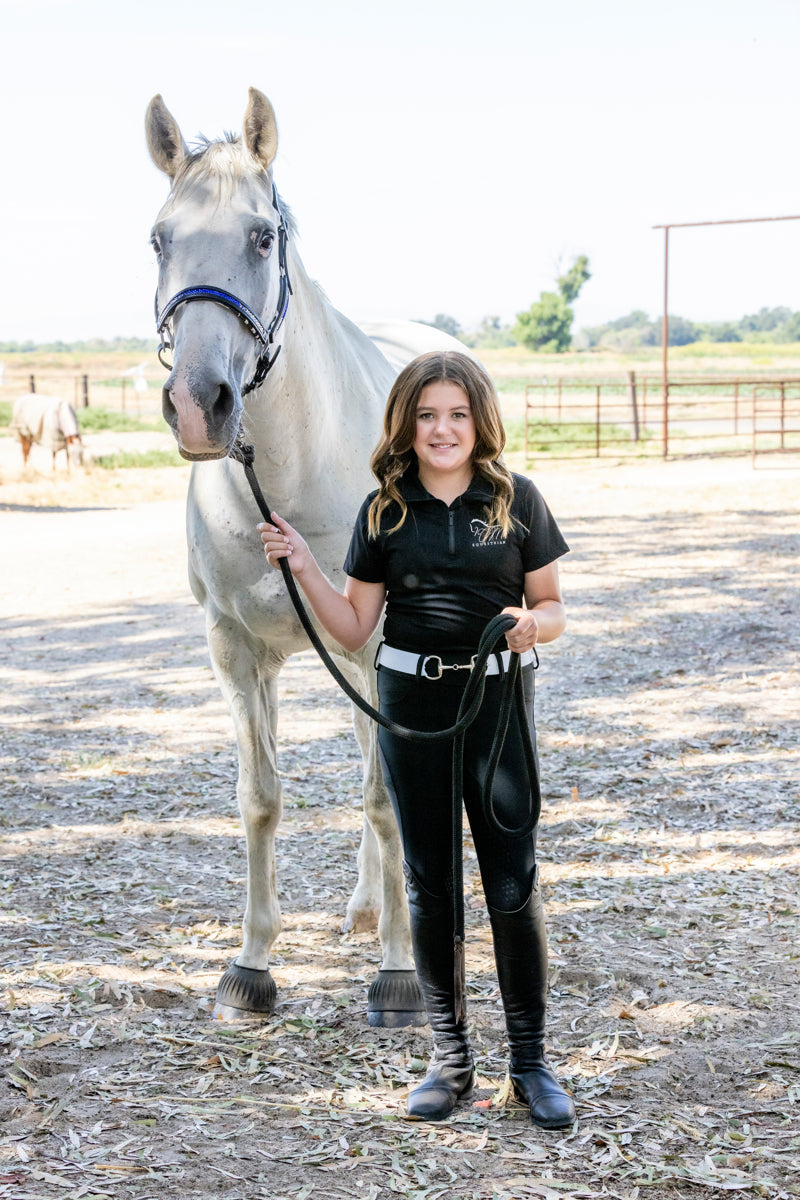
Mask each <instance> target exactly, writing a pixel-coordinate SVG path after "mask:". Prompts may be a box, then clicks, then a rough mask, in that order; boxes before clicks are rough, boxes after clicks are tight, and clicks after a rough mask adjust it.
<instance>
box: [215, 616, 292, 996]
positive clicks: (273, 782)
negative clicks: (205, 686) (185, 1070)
mask: <svg viewBox="0 0 800 1200" xmlns="http://www.w3.org/2000/svg"><path fill="white" fill-rule="evenodd" d="M207 633H208V648H209V652H210V654H211V661H212V663H213V665H214V671H215V673H216V676H217V679H218V681H219V683H220V686H221V688H222V691H223V693H224V695H225V698H226V700H227V702H228V707H229V709H230V713H231V717H232V718H233V724H234V730H235V733H236V744H237V748H238V752H239V778H238V783H237V789H236V794H237V799H238V802H239V811H240V813H241V816H242V822H243V824H244V831H245V837H246V839H247V906H246V909H245V914H244V921H243V923H242V930H243V934H244V938H243V943H242V949H241V951H240V952H239V955H238V957H237V959H236V961H235V962H234V963H233V964H232V966H231V967H229V969H228V970H227V971H226V972H225V974H224V975H223V977H222V979H221V980H220V983H219V987H218V989H217V1003H216V1007H215V1009H214V1015H215V1016H218V1017H227V1018H230V1017H236V1016H239V1017H246V1016H255V1015H257V1014H262V1015H266V1014H268V1013H270V1012H272V1010H273V1008H274V1006H275V984H274V982H273V979H272V976H271V975H270V972H269V953H270V949H271V947H272V944H273V942H274V941H275V939H276V937H277V936H278V934H279V933H280V928H281V912H280V904H279V902H278V888H277V880H276V873H275V830H276V828H277V825H278V822H279V820H280V817H281V784H280V779H279V777H278V771H277V763H276V744H275V733H276V723H277V687H276V676H277V669H276V670H274V671H270V670H268V669H267V667H266V666H265V664H264V658H263V652H262V653H259V650H258V647H257V645H256V643H254V642H253V640H252V639H251V638H250V637H249V636H248V634H247V633H246V631H245V630H244V629H243V628H242V627H241V626H240V625H238V624H236V623H235V622H234V621H231V620H229V619H228V618H226V617H221V616H217V617H216V618H214V617H212V616H207Z"/></svg>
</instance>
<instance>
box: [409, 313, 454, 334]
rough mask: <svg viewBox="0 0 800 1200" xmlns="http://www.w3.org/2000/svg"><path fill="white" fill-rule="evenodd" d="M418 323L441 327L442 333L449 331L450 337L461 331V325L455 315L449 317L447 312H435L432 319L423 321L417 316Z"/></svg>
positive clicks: (436, 327) (435, 327)
mask: <svg viewBox="0 0 800 1200" xmlns="http://www.w3.org/2000/svg"><path fill="white" fill-rule="evenodd" d="M418 321H419V324H420V325H432V326H433V328H434V329H441V331H442V333H449V334H450V336H451V337H454V338H457V337H458V335H459V334H460V332H461V326H460V325H459V323H458V321H457V320H456V319H455V317H451V316H450V315H449V313H437V314H436V316H435V317H434V318H433V320H432V321H423V319H422V318H421V317H419V318H418Z"/></svg>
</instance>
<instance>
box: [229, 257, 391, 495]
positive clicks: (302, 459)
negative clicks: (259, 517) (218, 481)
mask: <svg viewBox="0 0 800 1200" xmlns="http://www.w3.org/2000/svg"><path fill="white" fill-rule="evenodd" d="M290 272H291V275H290V277H291V280H292V289H293V295H292V298H291V300H290V302H289V309H288V312H287V316H286V321H285V323H284V326H283V335H282V339H281V343H282V344H281V352H280V354H279V356H278V359H277V361H276V363H275V366H274V368H273V369H272V371H271V372H270V374H269V376H268V377H267V380H266V382H265V384H264V385H263V386H262V387H261V388H260V389H258V391H257V392H255V393H254V394H253V396H252V397H251V398H249V400H248V404H247V426H248V431H249V433H250V435H251V437H252V440H253V442H254V445H255V448H256V459H257V469H258V466H259V464H260V467H261V469H262V470H263V471H264V473H265V476H266V477H268V478H269V479H270V480H271V481H272V483H271V486H272V489H273V493H274V494H276V495H277V492H280V493H282V494H283V496H285V497H287V498H289V497H292V498H293V500H294V502H295V503H296V501H297V497H298V496H299V495H300V494H304V495H305V496H306V497H307V498H308V503H309V504H313V503H314V502H315V500H316V499H317V498H318V497H319V495H320V494H321V493H326V494H328V496H327V499H328V501H330V493H331V492H335V491H339V490H341V489H342V488H343V487H345V488H346V487H348V486H349V487H351V488H353V489H355V490H356V491H357V492H359V493H361V494H363V492H364V490H365V489H366V488H367V487H368V485H369V481H370V475H369V469H368V460H369V455H370V452H371V450H372V448H373V447H374V445H375V443H376V441H377V438H378V433H379V428H380V417H381V414H382V412H383V406H384V401H385V398H386V395H387V394H388V389H389V386H390V382H391V378H392V375H393V371H392V369H391V368H390V367H389V365H388V363H387V362H386V359H385V358H384V357H383V355H382V354H381V353H380V351H379V350H378V349H377V348H376V347H375V346H374V345H373V343H372V342H371V341H370V339H369V338H368V337H367V336H366V335H365V334H364V333H362V332H361V330H360V329H358V328H357V326H355V325H353V324H352V322H350V321H348V320H347V318H345V317H344V316H343V315H342V314H341V313H340V312H338V311H337V309H335V308H334V307H333V305H331V304H330V303H329V302H328V301H327V300H326V299H325V297H324V296H323V295H322V293H321V292H320V290H319V288H318V287H317V286H316V285H315V284H314V283H313V282H312V281H311V280H310V279H309V277H308V275H307V274H306V273H305V271H304V269H303V267H302V264H301V263H300V262H299V260H298V259H297V258H296V257H295V258H294V261H293V262H292V263H291V264H290ZM343 468H344V470H343ZM276 503H277V501H276Z"/></svg>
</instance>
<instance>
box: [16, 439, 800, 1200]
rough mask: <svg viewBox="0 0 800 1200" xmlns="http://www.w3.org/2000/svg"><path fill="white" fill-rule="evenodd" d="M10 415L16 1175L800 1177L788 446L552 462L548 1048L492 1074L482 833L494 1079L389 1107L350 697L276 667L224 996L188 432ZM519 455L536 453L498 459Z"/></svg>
mask: <svg viewBox="0 0 800 1200" xmlns="http://www.w3.org/2000/svg"><path fill="white" fill-rule="evenodd" d="M8 443H9V439H0V528H1V529H2V550H3V555H2V562H3V569H2V574H1V575H0V619H2V624H3V662H2V683H3V687H2V706H3V724H4V733H3V745H2V752H1V755H0V757H1V761H2V776H1V777H0V787H2V793H3V805H2V816H0V857H1V858H2V868H3V869H2V894H3V909H4V911H3V937H2V946H1V947H0V948H1V950H2V964H0V970H2V981H3V984H4V991H3V1006H2V1014H1V1015H0V1043H2V1050H3V1053H4V1056H5V1061H4V1069H3V1078H2V1080H0V1115H2V1129H1V1130H0V1197H10V1198H13V1200H35V1198H38V1197H42V1198H47V1200H50V1198H51V1197H56V1196H58V1197H74V1198H75V1200H78V1198H84V1197H86V1198H93V1197H104V1198H105V1197H111V1198H113V1200H134V1198H135V1200H156V1198H158V1200H163V1198H164V1197H220V1198H221V1200H257V1198H261V1197H268V1198H269V1200H307V1198H308V1197H312V1196H313V1197H314V1198H319V1200H327V1198H329V1197H335V1198H341V1197H345V1196H346V1197H359V1198H364V1200H390V1198H392V1200H393V1198H395V1197H405V1198H408V1200H438V1198H439V1197H448V1198H449V1197H456V1198H457V1200H511V1198H513V1200H522V1198H524V1197H525V1198H526V1197H531V1196H533V1197H546V1198H548V1200H555V1198H556V1197H559V1198H562V1200H570V1198H575V1200H578V1198H584V1197H585V1198H592V1197H599V1196H611V1197H617V1198H619V1200H636V1197H642V1198H644V1197H648V1198H651V1200H666V1198H667V1197H670V1198H674V1197H688V1196H695V1195H696V1196H698V1197H702V1196H704V1195H705V1196H712V1197H713V1196H717V1195H721V1194H722V1193H728V1194H732V1195H736V1194H740V1195H757V1196H765V1197H771V1198H776V1200H777V1198H780V1197H785V1196H797V1195H800V1058H799V1056H798V1043H800V1021H799V1020H798V1012H800V987H798V983H799V982H800V981H799V980H798V937H797V934H798V921H797V915H798V909H800V897H799V893H798V866H800V850H798V843H799V841H800V839H799V838H798V825H799V822H798V816H799V815H800V814H799V813H798V798H799V797H798V774H799V772H798V765H799V763H798V759H799V758H800V754H799V753H798V746H799V745H800V739H799V738H798V715H799V714H800V703H799V702H798V701H799V700H800V697H799V695H798V693H799V692H800V687H799V684H798V671H797V662H798V641H800V611H799V610H800V594H799V585H798V573H797V565H796V564H797V550H798V519H797V508H798V504H797V501H798V492H799V491H800V469H798V467H800V464H798V465H796V466H794V467H793V466H792V465H791V464H782V465H780V466H778V465H777V464H775V465H770V464H769V463H767V464H764V465H763V466H760V467H759V469H758V470H753V469H752V467H751V465H750V463H749V461H747V460H742V459H738V460H717V461H710V460H709V461H697V462H668V463H664V464H661V463H652V462H651V463H648V464H646V465H636V464H631V465H626V466H622V467H616V468H615V467H612V466H609V465H603V466H602V467H597V466H593V465H587V464H576V465H570V466H562V465H549V466H545V467H542V468H541V469H537V470H535V471H534V477H535V478H536V479H537V482H538V483H539V485H540V487H541V489H542V490H543V492H544V493H545V495H546V496H547V498H548V500H549V501H550V504H551V507H552V508H553V510H554V512H555V513H556V515H557V516H558V518H559V520H560V523H561V525H562V527H563V529H564V531H565V534H566V536H567V540H568V541H569V542H570V545H571V546H572V553H571V554H570V555H569V556H568V557H567V558H566V559H565V560H564V562H563V572H562V573H563V581H564V587H565V592H566V597H567V602H568V611H569V622H570V623H569V628H568V631H567V633H566V634H565V636H564V637H563V638H562V639H561V640H560V641H559V642H558V643H556V644H554V645H552V646H548V647H545V648H543V650H542V654H541V659H542V665H541V670H540V672H539V676H538V696H537V724H538V728H539V739H540V749H541V755H542V763H543V770H544V785H545V789H544V790H545V794H546V803H545V808H544V812H543V818H542V825H541V832H540V842H539V844H540V855H541V869H542V875H543V879H544V881H545V895H546V901H547V912H548V930H549V943H550V951H551V978H550V1015H549V1045H550V1049H551V1058H552V1060H553V1061H554V1063H555V1064H556V1065H557V1068H558V1071H559V1073H560V1075H561V1076H562V1078H563V1079H564V1080H565V1081H566V1083H567V1084H568V1086H569V1087H570V1089H571V1090H572V1092H573V1093H574V1095H575V1100H576V1105H577V1110H578V1120H577V1122H576V1125H575V1127H574V1128H573V1129H572V1130H569V1131H566V1132H565V1131H561V1132H557V1133H552V1132H551V1133H547V1132H544V1131H542V1130H538V1129H535V1128H534V1127H533V1126H532V1125H531V1124H530V1121H529V1120H528V1118H527V1114H526V1112H525V1111H524V1110H523V1109H522V1108H521V1107H519V1106H517V1105H515V1104H513V1103H509V1102H507V1100H506V1096H505V1091H504V1079H505V1055H504V1041H503V1026H502V1012H501V1008H500V1004H499V995H498V991H497V985H496V980H495V976H494V971H493V964H492V958H491V947H490V942H489V938H488V922H487V919H486V915H485V910H484V908H483V905H482V899H481V894H480V886H479V882H478V879H477V877H476V873H475V862H474V857H473V856H472V854H471V852H470V849H469V844H467V860H466V868H465V869H466V876H467V896H468V927H469V932H468V955H467V962H468V966H467V970H468V981H469V993H470V1012H471V1023H472V1028H473V1035H474V1043H475V1049H476V1055H477V1066H478V1089H477V1091H476V1093H475V1095H474V1096H473V1102H472V1103H470V1104H467V1105H465V1106H463V1107H462V1108H460V1109H459V1110H458V1112H457V1114H456V1115H455V1116H454V1118H453V1119H452V1120H450V1121H448V1122H446V1123H443V1124H441V1125H426V1124H414V1123H409V1122H407V1121H405V1120H404V1119H403V1113H404V1097H405V1095H406V1092H407V1090H408V1087H409V1086H410V1085H412V1084H413V1083H414V1081H415V1080H418V1079H419V1077H420V1074H421V1072H422V1071H423V1070H424V1059H425V1056H426V1054H427V1051H428V1036H429V1035H428V1033H427V1031H426V1030H424V1029H421V1030H420V1029H413V1030H396V1031H382V1030H376V1029H371V1028H370V1027H369V1026H368V1024H367V1021H366V1017H365V995H366V988H367V985H368V983H369V981H370V980H371V978H372V977H373V974H374V972H375V970H376V968H377V964H378V961H379V952H378V946H377V940H376V938H375V937H374V935H372V934H368V933H364V934H348V935H343V934H341V933H340V931H339V926H340V922H341V918H342V915H343V913H344V910H345V906H346V902H347V898H348V896H349V894H350V891H351V890H352V887H353V885H354V881H355V852H356V847H357V844H358V836H359V826H360V812H359V795H358V785H359V767H358V762H357V759H356V752H355V743H354V741H353V738H352V736H351V734H350V732H349V720H348V707H347V705H346V703H345V702H344V701H343V700H342V698H341V697H340V696H339V695H337V694H336V693H335V692H334V691H333V689H332V687H331V686H330V685H329V683H328V682H327V679H326V677H324V675H323V672H322V669H321V668H320V667H319V666H318V665H317V663H316V661H315V659H314V658H313V657H312V656H311V655H310V654H306V655H302V656H299V657H298V658H296V659H294V660H293V661H292V662H291V663H290V665H289V666H288V667H287V668H286V670H285V672H284V675H283V682H282V696H283V707H282V710H281V724H280V731H279V733H280V748H281V749H280V753H281V766H282V770H283V776H284V784H285V791H286V815H285V819H284V822H283V824H282V827H281V833H280V843H279V854H280V883H281V895H282V904H283V910H284V929H283V932H282V934H281V936H280V938H279V940H278V942H277V943H276V947H275V951H276V953H275V958H274V975H275V978H276V981H277V984H278V988H279V1003H278V1009H277V1011H276V1013H275V1015H274V1017H273V1018H272V1019H271V1020H270V1021H268V1022H267V1023H266V1024H264V1025H246V1026H236V1025H226V1024H223V1023H220V1022H216V1023H215V1022H213V1021H212V1020H211V1019H210V1011H211V1004H212V1002H213V994H214V990H215V987H216V982H217V979H218V977H219V975H220V973H221V971H222V970H223V969H224V967H225V965H226V964H227V963H228V962H229V961H230V960H231V959H232V958H233V957H234V956H235V954H236V950H237V947H238V944H239V937H240V929H239V926H240V921H241V915H242V906H243V896H244V872H245V862H244V854H243V844H242V837H241V832H240V825H239V821H238V818H237V815H236V811H235V804H234V799H233V791H234V755H233V752H232V746H231V730H230V724H229V720H228V717H227V714H226V712H225V710H224V707H223V705H222V702H221V700H220V697H219V695H218V692H217V688H216V685H215V683H214V681H213V678H212V676H211V672H210V669H209V666H208V662H207V657H206V650H205V642H204V636H203V627H202V619H201V614H200V612H199V610H198V608H197V606H196V605H195V604H194V601H193V600H192V598H191V596H190V594H189V592H188V588H187V585H186V583H185V575H184V550H183V535H182V522H183V518H182V496H183V493H184V490H185V486H186V470H185V469H183V468H176V469H162V470H152V471H117V472H107V471H97V470H95V471H89V472H85V473H73V475H72V476H70V478H69V479H67V477H66V475H65V474H64V471H63V467H62V468H61V469H60V470H59V472H57V474H56V476H55V477H52V475H51V474H50V472H49V467H48V468H47V469H44V467H45V466H47V464H44V465H43V464H41V463H40V464H39V469H41V473H39V469H37V468H35V469H34V471H32V472H31V473H30V474H28V475H27V476H24V477H22V476H20V473H19V469H18V464H17V462H16V455H17V453H18V450H17V448H16V447H12V446H11V445H10V444H8ZM511 465H512V466H514V465H516V464H514V463H513V462H512V464H511Z"/></svg>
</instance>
